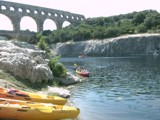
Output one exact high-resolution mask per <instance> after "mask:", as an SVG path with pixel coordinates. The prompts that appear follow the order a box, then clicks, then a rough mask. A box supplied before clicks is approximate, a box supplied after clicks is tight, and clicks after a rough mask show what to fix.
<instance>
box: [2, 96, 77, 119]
mask: <svg viewBox="0 0 160 120" xmlns="http://www.w3.org/2000/svg"><path fill="white" fill-rule="evenodd" d="M79 113H80V110H79V109H78V108H75V107H69V106H62V105H53V104H49V103H36V102H27V101H21V100H11V99H0V119H14V120H15V119H16V120H58V119H74V118H77V116H78V115H79Z"/></svg>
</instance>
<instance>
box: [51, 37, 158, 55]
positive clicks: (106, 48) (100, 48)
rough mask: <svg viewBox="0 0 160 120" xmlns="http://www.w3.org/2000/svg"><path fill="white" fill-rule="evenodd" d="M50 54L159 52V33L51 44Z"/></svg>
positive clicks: (144, 53) (138, 53)
mask: <svg viewBox="0 0 160 120" xmlns="http://www.w3.org/2000/svg"><path fill="white" fill-rule="evenodd" d="M51 49H52V50H53V52H52V55H53V56H54V55H57V54H61V55H62V56H67V57H68V56H74V57H76V56H79V55H80V54H86V55H87V56H106V57H107V56H128V55H158V54H160V34H136V35H127V36H121V37H117V38H110V39H104V40H88V41H80V42H66V43H58V44H53V45H52V46H51Z"/></svg>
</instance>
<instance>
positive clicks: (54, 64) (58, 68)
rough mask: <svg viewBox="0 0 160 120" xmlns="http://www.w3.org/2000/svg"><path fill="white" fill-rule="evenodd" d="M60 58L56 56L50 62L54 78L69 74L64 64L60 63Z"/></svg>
mask: <svg viewBox="0 0 160 120" xmlns="http://www.w3.org/2000/svg"><path fill="white" fill-rule="evenodd" d="M60 57H61V56H56V57H54V58H51V59H50V61H49V67H50V68H51V70H52V73H53V76H55V77H65V76H66V74H67V69H66V68H65V67H64V65H63V64H62V63H60V62H58V60H59V59H60Z"/></svg>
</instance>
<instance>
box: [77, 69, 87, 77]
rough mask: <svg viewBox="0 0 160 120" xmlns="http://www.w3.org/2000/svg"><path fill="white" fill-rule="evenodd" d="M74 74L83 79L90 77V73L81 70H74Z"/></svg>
mask: <svg viewBox="0 0 160 120" xmlns="http://www.w3.org/2000/svg"><path fill="white" fill-rule="evenodd" d="M76 73H77V74H78V75H80V76H83V77H89V75H90V72H88V71H87V70H81V71H79V70H78V69H76Z"/></svg>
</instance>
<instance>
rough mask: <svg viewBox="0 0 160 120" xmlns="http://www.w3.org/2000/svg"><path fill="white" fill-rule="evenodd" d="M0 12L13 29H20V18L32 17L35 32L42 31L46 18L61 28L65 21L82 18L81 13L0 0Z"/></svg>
mask: <svg viewBox="0 0 160 120" xmlns="http://www.w3.org/2000/svg"><path fill="white" fill-rule="evenodd" d="M0 13H1V14H3V15H6V16H7V17H8V18H9V19H10V21H11V23H12V25H13V31H17V32H18V31H20V22H21V19H22V18H23V17H25V16H29V17H31V18H33V19H34V20H35V22H36V24H37V32H40V31H43V24H44V21H45V20H46V19H51V20H53V21H54V22H55V24H56V27H57V29H61V28H62V25H63V23H64V22H65V21H68V22H70V23H71V24H74V23H76V22H78V21H81V20H84V19H85V17H84V16H83V15H79V14H74V13H70V12H66V11H62V10H55V9H50V8H44V7H38V6H33V5H26V4H20V3H13V2H7V1H0Z"/></svg>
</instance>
